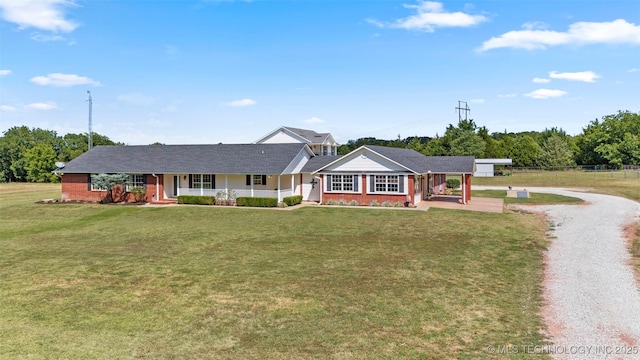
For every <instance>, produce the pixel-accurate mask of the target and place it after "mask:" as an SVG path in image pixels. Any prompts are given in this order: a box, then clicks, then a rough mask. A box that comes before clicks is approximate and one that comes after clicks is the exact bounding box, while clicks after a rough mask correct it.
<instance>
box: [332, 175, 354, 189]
mask: <svg viewBox="0 0 640 360" xmlns="http://www.w3.org/2000/svg"><path fill="white" fill-rule="evenodd" d="M331 191H353V175H331Z"/></svg>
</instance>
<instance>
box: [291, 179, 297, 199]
mask: <svg viewBox="0 0 640 360" xmlns="http://www.w3.org/2000/svg"><path fill="white" fill-rule="evenodd" d="M295 192H296V176H295V175H294V174H291V196H293V194H295Z"/></svg>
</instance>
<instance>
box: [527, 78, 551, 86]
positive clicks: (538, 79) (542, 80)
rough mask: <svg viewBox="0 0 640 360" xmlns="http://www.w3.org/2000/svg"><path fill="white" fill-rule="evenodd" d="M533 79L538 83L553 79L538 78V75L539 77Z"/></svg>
mask: <svg viewBox="0 0 640 360" xmlns="http://www.w3.org/2000/svg"><path fill="white" fill-rule="evenodd" d="M531 81H533V82H534V83H536V84H546V83H548V82H549V81H551V79H544V78H538V77H537V78H533V80H531Z"/></svg>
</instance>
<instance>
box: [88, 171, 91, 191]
mask: <svg viewBox="0 0 640 360" xmlns="http://www.w3.org/2000/svg"><path fill="white" fill-rule="evenodd" d="M87 191H91V174H87Z"/></svg>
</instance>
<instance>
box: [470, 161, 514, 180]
mask: <svg viewBox="0 0 640 360" xmlns="http://www.w3.org/2000/svg"><path fill="white" fill-rule="evenodd" d="M512 164H513V161H512V160H511V159H476V172H475V173H473V176H479V177H490V176H494V175H495V174H496V170H495V169H494V166H495V165H501V166H504V167H506V166H509V167H511V165H512ZM499 171H504V170H502V169H501V170H499Z"/></svg>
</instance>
